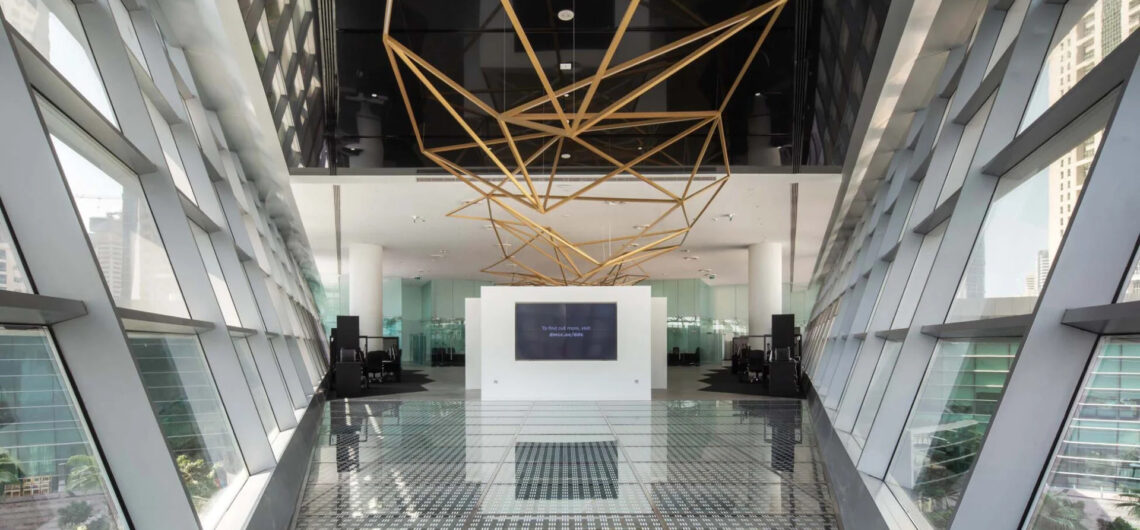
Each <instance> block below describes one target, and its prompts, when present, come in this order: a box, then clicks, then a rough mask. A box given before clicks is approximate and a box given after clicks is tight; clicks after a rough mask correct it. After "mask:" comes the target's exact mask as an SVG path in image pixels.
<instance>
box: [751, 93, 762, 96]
mask: <svg viewBox="0 0 1140 530" xmlns="http://www.w3.org/2000/svg"><path fill="white" fill-rule="evenodd" d="M752 95H753V96H756V97H760V96H761V95H762V94H760V93H759V92H757V93H755V94H752Z"/></svg>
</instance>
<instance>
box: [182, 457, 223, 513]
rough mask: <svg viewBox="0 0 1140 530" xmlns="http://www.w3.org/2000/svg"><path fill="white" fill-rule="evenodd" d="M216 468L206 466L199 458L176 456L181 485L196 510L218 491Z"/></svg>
mask: <svg viewBox="0 0 1140 530" xmlns="http://www.w3.org/2000/svg"><path fill="white" fill-rule="evenodd" d="M217 467H218V466H211V465H209V464H207V463H206V461H205V460H204V459H202V458H199V457H193V456H190V455H187V454H181V455H178V472H179V473H180V474H181V475H182V484H184V485H185V486H186V491H188V492H189V493H190V499H191V500H193V501H194V506H195V507H196V508H201V507H202V506H205V504H206V503H207V502H209V500H210V497H213V496H214V493H216V492H217V491H218V489H219V488H218V479H217Z"/></svg>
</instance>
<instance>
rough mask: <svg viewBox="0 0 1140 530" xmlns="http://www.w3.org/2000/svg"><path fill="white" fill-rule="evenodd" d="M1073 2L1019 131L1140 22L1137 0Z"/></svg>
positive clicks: (1087, 71) (1067, 10) (1060, 24)
mask: <svg viewBox="0 0 1140 530" xmlns="http://www.w3.org/2000/svg"><path fill="white" fill-rule="evenodd" d="M1088 6H1089V3H1088V2H1087V1H1085V2H1069V3H1068V5H1066V6H1065V11H1064V14H1063V15H1062V16H1061V21H1060V23H1058V25H1057V28H1058V29H1057V34H1056V35H1055V36H1054V42H1055V43H1056V44H1055V46H1054V47H1053V50H1052V51H1051V52H1050V53H1049V56H1048V57H1046V58H1045V64H1044V66H1043V67H1042V68H1041V74H1040V75H1039V76H1038V78H1037V84H1036V85H1035V86H1034V88H1033V95H1032V96H1031V97H1030V98H1029V105H1028V106H1027V107H1026V109H1025V117H1024V118H1022V121H1021V127H1020V130H1019V131H1018V132H1020V131H1021V130H1025V128H1026V127H1028V126H1029V124H1031V123H1033V122H1034V121H1035V120H1036V119H1037V118H1038V117H1039V116H1041V114H1043V113H1044V112H1045V110H1046V109H1048V108H1049V107H1051V106H1052V105H1053V104H1054V103H1056V102H1057V100H1059V99H1061V96H1063V95H1065V93H1066V92H1068V91H1069V90H1070V89H1072V88H1073V86H1074V85H1076V84H1077V82H1078V81H1080V80H1081V78H1082V77H1084V76H1085V74H1088V73H1089V70H1092V69H1093V67H1094V66H1096V65H1098V64H1100V62H1101V61H1102V60H1103V59H1104V58H1105V56H1107V55H1108V54H1109V53H1111V52H1112V51H1113V50H1115V49H1116V47H1117V46H1119V45H1120V43H1121V42H1123V41H1124V39H1126V38H1128V36H1129V35H1131V34H1132V32H1133V31H1135V30H1136V28H1137V26H1138V23H1140V4H1137V3H1136V2H1135V1H1134V0H1097V1H1096V2H1095V3H1093V4H1092V6H1091V7H1088Z"/></svg>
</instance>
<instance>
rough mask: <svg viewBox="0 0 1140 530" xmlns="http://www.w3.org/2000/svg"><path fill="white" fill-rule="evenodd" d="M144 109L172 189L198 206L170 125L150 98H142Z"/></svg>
mask: <svg viewBox="0 0 1140 530" xmlns="http://www.w3.org/2000/svg"><path fill="white" fill-rule="evenodd" d="M143 101H145V102H146V108H147V110H148V111H150V121H151V123H152V124H154V132H155V133H157V134H158V145H159V147H161V148H162V156H163V158H165V159H166V167H168V168H169V169H170V176H171V177H172V178H173V179H174V187H176V188H178V191H181V192H182V194H183V195H186V198H187V199H190V202H193V203H194V204H198V200H197V198H195V197H194V188H193V187H192V186H190V177H189V176H188V175H187V174H186V168H185V166H183V165H182V157H181V156H180V155H179V154H178V144H177V143H176V142H175V141H174V134H173V133H172V132H170V124H168V123H166V118H164V117H162V114H159V112H158V109H157V108H155V106H154V104H153V103H151V101H150V98H148V97H145V96H144V97H143Z"/></svg>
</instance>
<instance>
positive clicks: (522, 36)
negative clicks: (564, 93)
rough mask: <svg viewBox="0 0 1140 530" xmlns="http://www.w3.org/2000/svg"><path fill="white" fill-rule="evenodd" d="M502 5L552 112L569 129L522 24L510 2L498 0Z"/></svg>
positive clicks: (568, 124)
mask: <svg viewBox="0 0 1140 530" xmlns="http://www.w3.org/2000/svg"><path fill="white" fill-rule="evenodd" d="M500 3H501V4H503V12H504V13H506V14H507V18H508V19H510V21H511V26H514V28H515V34H516V35H518V38H519V43H521V44H522V47H523V51H525V52H526V55H527V57H528V58H529V59H530V64H531V66H533V67H534V73H535V74H536V75H538V80H539V82H540V83H542V89H543V90H545V91H546V95H547V97H549V98H550V104H551V105H553V106H554V112H555V113H557V114H558V121H559V122H561V123H562V126H563V127H564V128H567V129H569V127H570V122H569V121H568V120H567V119H566V116H565V115H564V113H563V112H562V104H561V103H559V102H558V97H557V96H555V95H554V88H553V87H551V86H550V80H549V79H547V78H546V72H544V71H543V70H542V63H541V62H539V60H538V55H536V54H535V53H534V48H532V47H531V45H530V39H529V38H527V36H526V32H525V31H523V27H522V22H519V17H518V15H516V14H515V8H514V7H513V6H511V0H500Z"/></svg>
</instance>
